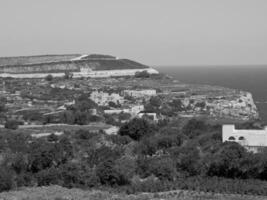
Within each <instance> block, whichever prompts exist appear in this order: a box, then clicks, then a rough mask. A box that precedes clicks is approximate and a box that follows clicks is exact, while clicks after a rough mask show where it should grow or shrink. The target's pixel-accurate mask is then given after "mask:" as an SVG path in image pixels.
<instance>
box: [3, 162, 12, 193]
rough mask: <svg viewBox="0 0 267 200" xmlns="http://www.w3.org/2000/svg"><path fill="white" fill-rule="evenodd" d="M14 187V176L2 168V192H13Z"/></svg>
mask: <svg viewBox="0 0 267 200" xmlns="http://www.w3.org/2000/svg"><path fill="white" fill-rule="evenodd" d="M13 186H14V174H13V173H12V172H11V171H10V170H8V169H6V168H4V167H1V168H0V192H3V191H8V190H11V189H12V188H13Z"/></svg>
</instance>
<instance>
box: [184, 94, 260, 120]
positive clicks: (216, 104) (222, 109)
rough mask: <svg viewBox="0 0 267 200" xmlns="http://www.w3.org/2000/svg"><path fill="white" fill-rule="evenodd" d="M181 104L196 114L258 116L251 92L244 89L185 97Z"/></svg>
mask: <svg viewBox="0 0 267 200" xmlns="http://www.w3.org/2000/svg"><path fill="white" fill-rule="evenodd" d="M182 102H183V106H184V107H185V108H187V109H188V110H190V111H192V112H194V113H196V114H208V115H210V116H213V117H215V118H216V117H218V118H233V119H240V120H250V119H257V118H259V114H258V110H257V107H256V105H255V103H254V101H253V98H252V94H251V93H249V92H244V91H236V92H235V93H234V94H231V95H229V94H226V95H220V96H215V97H210V96H208V97H207V96H205V95H202V96H200V95H199V96H196V97H195V96H192V97H188V98H185V99H184V100H183V101H182Z"/></svg>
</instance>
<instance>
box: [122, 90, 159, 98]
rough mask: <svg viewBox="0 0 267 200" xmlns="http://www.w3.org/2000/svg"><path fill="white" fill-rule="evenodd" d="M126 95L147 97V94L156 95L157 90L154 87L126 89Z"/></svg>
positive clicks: (124, 92)
mask: <svg viewBox="0 0 267 200" xmlns="http://www.w3.org/2000/svg"><path fill="white" fill-rule="evenodd" d="M123 94H124V96H131V97H136V98H140V97H146V96H149V97H150V96H156V95H157V91H156V90H154V89H146V90H124V91H123Z"/></svg>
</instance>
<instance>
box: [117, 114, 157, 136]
mask: <svg viewBox="0 0 267 200" xmlns="http://www.w3.org/2000/svg"><path fill="white" fill-rule="evenodd" d="M152 132H153V127H152V125H151V124H149V122H148V121H146V120H145V119H138V118H135V119H133V120H131V121H129V122H128V123H126V124H124V125H123V126H122V127H121V128H120V130H119V134H120V135H121V136H124V135H126V136H129V137H130V138H132V139H134V140H140V138H142V137H143V136H148V135H150V134H151V133H152Z"/></svg>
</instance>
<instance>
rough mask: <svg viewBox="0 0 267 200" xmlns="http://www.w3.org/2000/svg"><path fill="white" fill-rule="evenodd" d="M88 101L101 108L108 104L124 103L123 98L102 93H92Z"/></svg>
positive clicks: (115, 94)
mask: <svg viewBox="0 0 267 200" xmlns="http://www.w3.org/2000/svg"><path fill="white" fill-rule="evenodd" d="M90 99H91V100H93V101H94V102H95V103H97V104H98V105H101V106H106V105H108V103H109V102H114V103H115V104H122V103H123V102H124V98H123V97H122V96H120V95H119V94H117V93H111V94H110V93H107V92H103V91H100V92H99V91H93V92H92V93H91V95H90Z"/></svg>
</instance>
